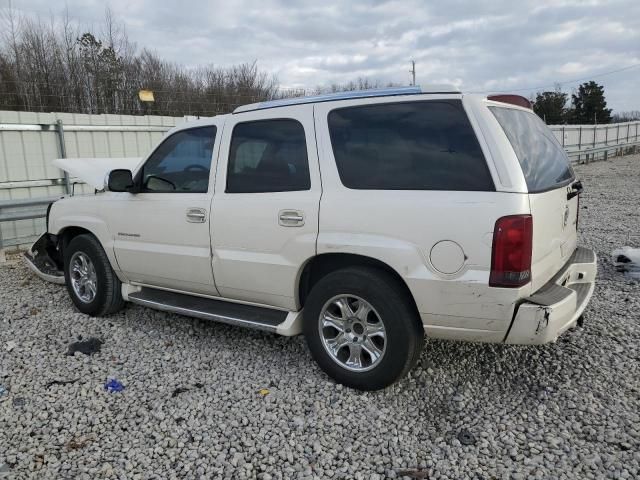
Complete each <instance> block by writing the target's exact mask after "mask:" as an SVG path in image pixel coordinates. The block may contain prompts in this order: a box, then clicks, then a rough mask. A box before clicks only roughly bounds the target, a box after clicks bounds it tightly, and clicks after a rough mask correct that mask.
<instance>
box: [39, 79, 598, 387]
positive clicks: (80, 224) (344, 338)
mask: <svg viewBox="0 0 640 480" xmlns="http://www.w3.org/2000/svg"><path fill="white" fill-rule="evenodd" d="M527 107H528V102H527V101H526V99H524V98H522V97H516V96H508V95H507V96H493V97H491V96H490V97H483V96H477V95H463V94H461V93H460V92H458V91H455V90H454V89H440V90H438V91H424V90H421V89H420V88H419V87H407V88H394V89H382V90H369V91H362V92H350V93H340V94H333V95H323V96H318V97H305V98H296V99H290V100H279V101H273V102H265V103H258V104H253V105H246V106H243V107H239V108H237V109H236V110H235V111H234V112H233V113H232V114H229V115H220V116H216V117H213V118H207V119H203V120H198V121H195V122H191V123H187V124H184V125H181V126H179V127H176V128H174V129H173V130H171V131H170V132H169V133H168V134H167V135H166V137H165V138H164V139H163V140H162V141H161V142H160V144H159V145H158V146H157V147H156V148H155V149H154V150H153V152H152V153H151V154H150V155H149V156H148V157H147V158H146V159H144V160H143V161H141V162H138V161H137V160H136V161H135V162H134V163H132V161H131V160H126V159H123V160H122V161H117V160H113V161H111V162H112V163H111V166H110V168H113V166H114V165H115V164H117V165H118V166H119V165H120V164H122V165H125V166H128V168H131V170H129V169H116V170H111V171H110V172H108V171H106V170H105V168H108V167H106V166H105V165H106V163H105V162H104V161H98V160H95V161H92V160H90V159H89V160H87V159H85V160H78V159H75V160H58V161H57V164H58V165H60V166H61V167H63V168H65V169H67V170H68V171H70V172H71V173H72V174H74V175H76V176H79V177H81V178H82V179H83V180H85V181H87V182H89V183H90V184H92V185H94V187H95V188H96V192H95V195H82V196H73V197H69V198H64V199H62V200H59V201H57V202H55V203H54V204H52V206H51V207H50V211H49V212H48V216H47V233H46V234H45V235H44V236H43V237H42V238H41V239H40V240H39V241H38V242H36V244H34V246H33V247H32V250H31V251H30V252H29V253H28V254H27V259H28V261H29V263H30V265H31V267H32V268H33V269H34V270H36V271H37V272H38V273H39V274H40V275H41V276H43V277H45V278H47V279H49V280H53V281H58V282H59V283H66V285H67V288H68V290H69V294H70V296H71V299H72V300H73V303H74V304H75V305H76V307H77V308H78V309H79V310H80V311H81V312H84V313H86V314H89V315H105V314H109V313H113V312H116V311H117V310H119V309H121V308H123V307H124V305H125V302H126V301H129V302H133V303H137V304H140V305H145V306H148V307H152V308H158V309H161V310H166V311H171V312H176V313H180V314H184V315H189V316H193V317H198V318H203V319H211V320H216V321H221V322H226V323H231V324H234V325H243V326H249V327H254V328H259V329H262V330H267V331H271V332H276V333H279V334H281V335H296V334H299V333H304V335H305V337H306V340H307V342H308V345H309V349H310V350H311V353H312V354H313V356H314V358H315V359H316V361H317V362H318V364H319V365H320V366H321V368H322V369H323V370H324V371H325V372H326V373H327V374H329V375H330V376H331V377H333V378H334V379H335V380H337V381H338V382H340V383H343V384H345V385H349V386H351V387H355V388H360V389H378V388H382V387H385V386H387V385H389V384H391V383H392V382H394V381H396V380H398V379H399V378H401V377H402V376H403V375H405V374H406V373H407V372H408V371H409V369H410V368H411V367H412V365H414V363H415V362H416V360H417V359H418V357H419V355H420V351H421V348H422V345H423V339H424V335H425V333H426V335H428V336H430V337H434V338H447V339H456V340H473V341H483V342H505V343H519V344H541V343H545V342H551V341H554V340H555V339H556V338H557V337H558V335H560V334H561V333H562V332H563V331H565V330H566V329H568V328H570V327H572V326H575V325H576V323H579V322H580V320H581V314H582V311H583V310H584V308H585V307H586V305H587V302H588V301H589V299H590V297H591V295H592V293H593V289H594V281H595V276H596V258H595V255H594V253H593V251H591V250H588V249H585V248H581V247H577V245H576V238H577V232H576V229H577V224H578V199H579V196H578V195H579V193H580V191H581V190H582V186H581V184H580V182H579V181H576V178H575V176H574V173H573V170H572V169H571V167H570V165H569V161H568V160H567V156H566V155H565V152H564V151H563V149H562V147H561V146H560V145H559V144H558V142H557V141H556V140H555V138H554V137H553V135H552V133H551V132H550V131H549V130H548V129H547V127H546V126H545V125H544V123H543V122H542V121H540V119H539V118H538V117H537V116H536V115H535V114H534V113H533V112H532V111H531V109H530V108H527ZM127 162H128V163H127ZM132 165H134V166H132ZM105 174H108V176H107V180H106V181H104V182H102V181H99V180H96V179H100V178H104V175H105Z"/></svg>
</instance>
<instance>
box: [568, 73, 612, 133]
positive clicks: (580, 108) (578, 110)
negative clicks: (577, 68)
mask: <svg viewBox="0 0 640 480" xmlns="http://www.w3.org/2000/svg"><path fill="white" fill-rule="evenodd" d="M571 105H572V108H571V111H570V113H569V118H570V123H575V124H593V123H609V122H611V109H610V108H607V101H606V100H605V98H604V87H603V86H601V85H598V84H597V83H596V82H594V81H593V80H592V81H590V82H585V83H583V84H582V85H580V86H579V87H578V90H577V91H576V92H575V93H574V94H573V95H571Z"/></svg>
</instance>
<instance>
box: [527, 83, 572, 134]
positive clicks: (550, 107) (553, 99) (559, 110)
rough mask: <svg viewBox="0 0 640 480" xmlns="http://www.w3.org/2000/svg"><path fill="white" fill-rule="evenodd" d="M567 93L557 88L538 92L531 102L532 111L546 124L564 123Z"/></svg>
mask: <svg viewBox="0 0 640 480" xmlns="http://www.w3.org/2000/svg"><path fill="white" fill-rule="evenodd" d="M566 104H567V94H566V93H562V92H561V91H560V90H559V89H558V90H556V91H555V92H538V93H537V94H536V99H535V100H534V102H533V111H534V112H535V113H536V114H537V115H538V116H539V117H540V118H542V119H543V120H544V121H545V122H546V123H547V124H550V125H554V124H560V123H564V121H565V113H566V108H565V106H566Z"/></svg>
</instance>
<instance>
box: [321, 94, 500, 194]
mask: <svg viewBox="0 0 640 480" xmlns="http://www.w3.org/2000/svg"><path fill="white" fill-rule="evenodd" d="M329 132H330V135H331V144H332V146H333V153H334V156H335V159H336V165H337V167H338V172H339V174H340V179H341V180H342V183H343V184H344V186H346V187H348V188H354V189H378V190H466V191H493V190H495V187H494V185H493V180H492V179H491V175H490V173H489V170H488V168H487V164H486V161H485V158H484V155H483V154H482V150H481V149H480V145H479V144H478V139H477V138H476V135H475V133H474V132H473V129H472V128H471V124H470V123H469V119H468V118H467V115H466V113H465V111H464V109H463V108H462V103H461V102H460V101H459V100H446V101H442V100H439V101H435V100H432V101H423V102H405V103H385V104H378V105H366V106H358V107H347V108H340V109H336V110H333V111H332V112H331V113H330V114H329Z"/></svg>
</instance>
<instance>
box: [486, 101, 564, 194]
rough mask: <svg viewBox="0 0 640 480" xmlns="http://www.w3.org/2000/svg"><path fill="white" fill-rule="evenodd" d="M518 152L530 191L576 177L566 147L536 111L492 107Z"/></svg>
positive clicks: (541, 190)
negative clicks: (559, 141)
mask: <svg viewBox="0 0 640 480" xmlns="http://www.w3.org/2000/svg"><path fill="white" fill-rule="evenodd" d="M489 109H490V110H491V111H492V112H493V115H494V116H495V117H496V119H498V123H500V126H501V127H502V129H503V130H504V133H506V134H507V138H508V139H509V141H510V142H511V145H512V146H513V149H514V150H515V152H516V156H517V157H518V161H519V162H520V166H521V167H522V173H523V174H524V178H525V180H526V181H527V188H528V190H529V192H530V193H537V192H544V191H546V190H552V189H554V188H558V187H561V186H564V185H566V184H568V183H570V182H571V181H572V180H573V179H574V174H573V169H572V168H571V165H570V164H569V159H568V158H567V154H566V153H565V151H564V149H563V148H562V146H561V145H560V144H559V143H558V141H557V140H556V138H555V137H554V136H553V133H551V130H549V129H548V128H547V126H546V125H545V124H544V122H543V121H542V120H541V119H540V117H538V116H537V115H536V114H535V113H532V112H525V111H523V110H515V109H513V108H501V107H489Z"/></svg>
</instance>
